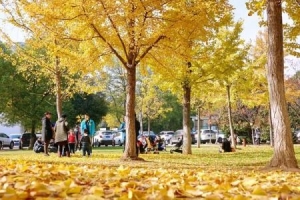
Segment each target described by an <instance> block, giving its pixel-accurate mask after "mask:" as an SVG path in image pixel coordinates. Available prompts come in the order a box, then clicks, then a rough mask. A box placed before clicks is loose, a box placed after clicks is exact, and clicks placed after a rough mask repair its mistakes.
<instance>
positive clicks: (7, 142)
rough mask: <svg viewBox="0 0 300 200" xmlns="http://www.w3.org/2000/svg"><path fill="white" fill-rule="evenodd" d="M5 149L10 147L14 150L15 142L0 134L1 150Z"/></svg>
mask: <svg viewBox="0 0 300 200" xmlns="http://www.w3.org/2000/svg"><path fill="white" fill-rule="evenodd" d="M3 147H9V148H10V149H13V148H14V142H13V141H12V139H11V138H10V137H9V136H8V135H7V134H5V133H0V149H3Z"/></svg>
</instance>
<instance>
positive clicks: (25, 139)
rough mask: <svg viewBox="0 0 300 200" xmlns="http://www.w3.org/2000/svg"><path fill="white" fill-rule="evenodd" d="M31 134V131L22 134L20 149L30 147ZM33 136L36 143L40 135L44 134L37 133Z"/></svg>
mask: <svg viewBox="0 0 300 200" xmlns="http://www.w3.org/2000/svg"><path fill="white" fill-rule="evenodd" d="M31 135H32V134H31V133H23V134H22V135H21V137H20V145H19V149H22V148H23V147H29V145H30V139H31ZM33 137H34V141H33V143H34V142H35V141H36V139H37V138H38V137H42V135H41V134H40V133H37V134H33Z"/></svg>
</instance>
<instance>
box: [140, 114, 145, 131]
mask: <svg viewBox="0 0 300 200" xmlns="http://www.w3.org/2000/svg"><path fill="white" fill-rule="evenodd" d="M140 127H141V128H140V132H141V133H143V130H144V127H143V113H142V111H141V113H140Z"/></svg>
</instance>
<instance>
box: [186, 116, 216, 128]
mask: <svg viewBox="0 0 300 200" xmlns="http://www.w3.org/2000/svg"><path fill="white" fill-rule="evenodd" d="M191 119H192V121H193V128H192V130H193V131H196V130H197V129H198V116H191ZM200 129H211V130H218V124H217V123H216V120H215V119H214V117H213V116H212V117H211V118H209V117H207V116H200Z"/></svg>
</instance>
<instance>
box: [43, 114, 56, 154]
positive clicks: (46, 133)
mask: <svg viewBox="0 0 300 200" xmlns="http://www.w3.org/2000/svg"><path fill="white" fill-rule="evenodd" d="M51 116H52V114H51V113H50V112H45V114H44V117H43V118H42V139H43V141H44V144H45V146H44V149H45V156H49V152H48V147H49V143H50V140H51V139H52V138H53V135H54V131H53V127H52V123H51V121H50V120H51Z"/></svg>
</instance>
